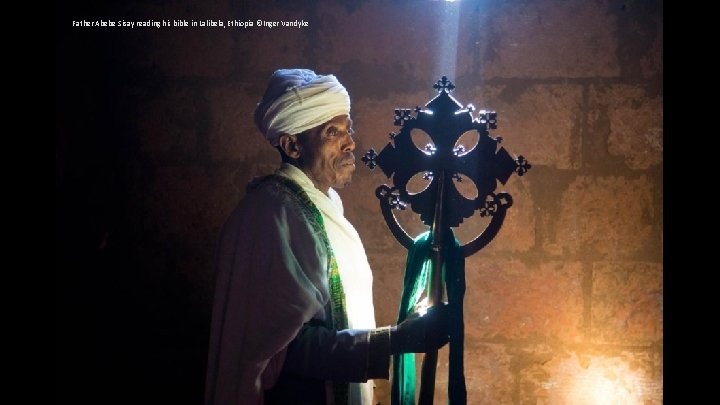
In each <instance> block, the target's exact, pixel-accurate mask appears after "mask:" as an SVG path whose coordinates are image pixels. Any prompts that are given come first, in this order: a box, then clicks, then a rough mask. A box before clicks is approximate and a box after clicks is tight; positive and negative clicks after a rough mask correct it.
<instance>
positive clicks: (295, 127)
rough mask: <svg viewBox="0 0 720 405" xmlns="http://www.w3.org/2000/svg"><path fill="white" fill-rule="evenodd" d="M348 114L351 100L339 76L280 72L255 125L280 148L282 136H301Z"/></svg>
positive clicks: (270, 85)
mask: <svg viewBox="0 0 720 405" xmlns="http://www.w3.org/2000/svg"><path fill="white" fill-rule="evenodd" d="M346 114H350V96H349V95H348V93H347V91H346V90H345V87H344V86H343V85H342V84H340V82H339V81H338V80H337V79H336V78H335V76H333V75H318V74H316V73H315V72H313V71H312V70H308V69H280V70H276V71H275V73H273V75H272V76H271V77H270V82H269V83H268V87H267V89H266V90H265V94H264V95H263V98H262V100H261V101H260V103H258V105H257V108H255V125H257V127H258V129H260V132H262V133H263V134H264V135H265V138H266V139H267V140H268V142H270V144H272V145H273V146H277V145H278V140H279V139H280V135H282V134H290V135H294V134H299V133H301V132H303V131H307V130H308V129H311V128H315V127H317V126H319V125H322V124H324V123H326V122H328V121H329V120H331V119H332V118H334V117H336V116H338V115H346Z"/></svg>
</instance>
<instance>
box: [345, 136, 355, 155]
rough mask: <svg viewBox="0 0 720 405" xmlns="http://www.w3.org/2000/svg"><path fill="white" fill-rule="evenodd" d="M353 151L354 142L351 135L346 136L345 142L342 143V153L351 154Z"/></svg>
mask: <svg viewBox="0 0 720 405" xmlns="http://www.w3.org/2000/svg"><path fill="white" fill-rule="evenodd" d="M354 150H355V140H354V139H353V137H352V135H350V134H346V135H345V141H344V143H343V152H352V151H354Z"/></svg>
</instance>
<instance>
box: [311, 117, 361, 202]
mask: <svg viewBox="0 0 720 405" xmlns="http://www.w3.org/2000/svg"><path fill="white" fill-rule="evenodd" d="M352 134H353V130H352V120H351V119H350V117H349V116H347V115H339V116H337V117H335V118H333V119H331V120H330V121H328V122H326V123H325V124H323V125H321V126H319V127H317V128H314V129H312V130H310V131H307V132H304V133H302V134H299V135H298V138H297V141H298V144H299V146H300V151H301V152H300V158H299V159H298V164H299V167H300V169H301V170H302V171H304V172H305V173H306V174H307V175H308V177H310V179H311V180H312V181H313V183H315V186H316V187H317V188H318V189H320V190H321V191H322V192H326V191H327V189H328V188H329V187H333V188H343V187H345V186H346V185H347V184H349V183H350V181H351V180H352V175H353V172H355V156H354V155H353V153H352V152H353V150H355V141H354V140H353V138H352Z"/></svg>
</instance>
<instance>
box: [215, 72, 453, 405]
mask: <svg viewBox="0 0 720 405" xmlns="http://www.w3.org/2000/svg"><path fill="white" fill-rule="evenodd" d="M255 123H256V125H257V126H258V128H259V129H260V131H261V132H262V133H263V134H264V136H265V138H267V140H268V141H269V142H270V143H271V144H272V145H273V146H274V147H276V148H277V149H278V151H279V153H280V156H281V158H282V165H281V166H280V168H279V169H278V170H277V171H275V173H273V174H270V175H267V176H264V177H260V178H256V179H254V180H253V181H252V182H251V183H250V184H249V185H248V187H247V195H246V196H245V198H244V199H243V200H242V201H241V202H240V204H239V205H238V207H237V208H236V209H235V210H234V211H233V213H232V214H231V216H230V218H229V219H228V221H227V222H226V224H225V226H224V227H223V231H222V235H221V238H220V242H219V247H218V253H217V261H218V263H217V275H216V277H217V278H216V288H215V300H214V305H213V314H212V325H211V335H210V347H209V349H210V350H209V356H208V369H207V380H206V398H205V400H206V401H205V402H206V405H230V404H233V405H236V404H253V405H254V404H263V403H264V404H266V405H271V404H313V405H317V404H342V405H345V404H358V405H370V404H371V403H372V399H373V384H372V380H371V379H372V378H384V379H387V378H388V377H389V362H390V356H391V355H392V354H399V353H419V352H426V351H429V350H435V349H437V348H439V347H441V346H443V345H444V344H445V343H447V341H448V332H447V315H446V313H445V312H446V311H445V308H444V307H443V306H439V307H436V308H433V309H431V311H429V312H428V313H427V314H426V315H424V316H414V317H410V318H408V319H407V320H405V321H403V322H402V323H400V324H399V325H397V326H392V327H391V326H387V327H382V328H377V327H376V324H375V313H374V307H373V299H372V273H371V271H370V266H369V265H368V261H367V256H366V255H365V250H364V248H363V245H362V242H361V241H360V237H359V236H358V233H357V231H356V230H355V228H354V227H353V226H352V225H351V224H350V223H349V222H348V221H347V219H346V218H345V217H344V216H343V206H342V202H341V200H340V197H339V196H338V194H337V193H336V192H335V190H334V189H335V188H342V187H344V186H346V185H347V184H348V183H350V180H351V179H352V175H353V172H354V171H355V157H354V156H353V150H354V149H355V142H354V140H353V130H352V120H351V118H350V98H349V96H348V93H347V91H346V90H345V88H344V87H343V86H342V84H340V83H339V82H338V81H337V79H336V78H335V77H334V76H333V75H317V74H315V72H313V71H311V70H307V69H282V70H278V71H276V72H275V73H274V74H273V75H272V76H271V78H270V82H269V84H268V87H267V90H266V91H265V94H264V96H263V98H262V100H261V101H260V103H259V104H258V106H257V109H256V111H255Z"/></svg>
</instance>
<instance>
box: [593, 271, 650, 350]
mask: <svg viewBox="0 0 720 405" xmlns="http://www.w3.org/2000/svg"><path fill="white" fill-rule="evenodd" d="M590 330H591V334H590V337H591V340H592V341H593V342H595V343H603V344H619V345H649V344H656V343H661V342H662V337H663V271H662V264H660V263H642V262H599V263H595V264H594V265H593V287H592V319H591V329H590Z"/></svg>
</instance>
